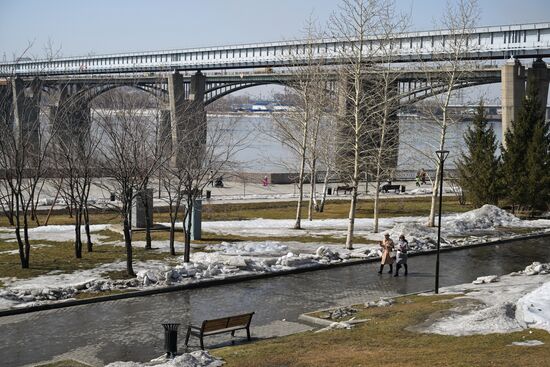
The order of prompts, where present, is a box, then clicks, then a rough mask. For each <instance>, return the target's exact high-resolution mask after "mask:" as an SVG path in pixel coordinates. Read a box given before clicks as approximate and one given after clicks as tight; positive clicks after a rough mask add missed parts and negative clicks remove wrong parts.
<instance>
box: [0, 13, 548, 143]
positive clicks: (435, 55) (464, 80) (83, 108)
mask: <svg viewBox="0 0 550 367" xmlns="http://www.w3.org/2000/svg"><path fill="white" fill-rule="evenodd" d="M453 37H462V39H463V40H464V39H466V43H467V44H469V47H468V48H467V51H466V52H465V53H464V54H463V55H461V58H462V57H463V58H464V59H465V60H467V59H506V62H505V63H504V64H503V65H502V66H501V67H483V66H478V67H475V68H472V67H471V66H470V69H468V70H465V71H467V72H465V73H462V75H463V76H462V77H461V80H460V82H459V83H457V84H456V85H455V86H454V88H455V89H458V88H466V87H470V86H476V85H482V84H489V83H498V82H501V86H502V103H501V104H502V124H503V128H502V131H503V134H505V133H506V131H507V130H508V129H509V127H510V124H511V122H512V121H514V120H516V119H517V118H518V112H519V107H520V105H521V102H522V99H523V97H524V95H525V90H526V83H527V82H528V80H529V83H536V86H537V88H538V89H539V97H540V99H541V102H543V104H544V105H546V101H547V97H548V86H549V81H550V72H549V70H548V68H547V65H546V63H545V62H544V61H543V58H544V57H550V23H536V24H521V25H508V26H501V27H481V28H476V29H474V30H471V31H470V32H467V33H465V34H461V35H456V34H453V33H452V32H450V31H445V30H442V31H430V32H415V33H406V34H401V35H399V36H396V38H395V39H393V40H392V43H391V44H392V46H391V47H395V48H396V58H395V60H394V59H392V61H396V63H394V64H393V65H402V64H398V62H401V63H405V62H413V63H411V64H409V65H408V67H409V68H408V69H403V68H401V69H398V68H396V69H395V73H396V79H395V88H396V90H397V91H398V92H399V96H400V101H401V104H407V103H409V104H410V103H414V102H417V101H420V100H422V99H424V98H427V97H430V96H433V95H436V94H439V93H444V92H445V91H446V88H447V86H446V84H445V80H444V79H445V74H446V72H447V70H446V69H445V63H443V64H438V63H437V60H440V57H443V59H444V58H445V56H446V55H448V54H449V53H450V52H451V51H452V44H453V42H452V40H453ZM380 42H381V41H380V40H379V39H378V38H377V37H372V38H369V39H368V40H367V45H365V46H367V47H365V50H367V52H368V55H367V56H368V60H369V61H374V62H375V63H376V61H377V57H378V56H377V52H376V50H377V48H378V47H380ZM352 46H355V45H354V44H353V42H344V41H342V40H337V39H323V40H318V41H316V42H315V43H314V44H313V53H314V58H315V59H316V60H317V61H319V62H321V63H322V64H326V65H327V66H326V68H325V71H326V73H327V74H328V77H329V78H328V79H329V84H330V83H331V84H332V85H330V86H329V89H331V90H332V91H334V92H335V93H338V85H339V84H341V83H340V82H341V81H340V80H339V76H338V74H337V73H336V71H335V68H334V67H332V66H331V65H332V64H339V63H340V64H342V63H345V60H344V59H342V57H340V55H341V50H342V49H344V50H345V49H346V48H349V47H352ZM306 47H309V51H312V49H311V43H309V44H307V43H304V42H303V41H292V42H275V43H265V44H253V45H239V46H223V47H213V48H199V49H190V50H176V51H158V52H144V53H131V54H115V55H103V56H85V57H72V58H59V59H52V60H36V61H23V60H18V61H16V62H11V63H0V102H2V103H0V120H6V122H8V123H10V124H13V125H14V127H15V128H16V129H20V130H21V129H22V131H23V130H24V131H27V130H28V133H31V134H34V133H33V131H34V130H36V126H37V125H38V124H39V119H38V114H37V113H36V111H38V109H39V107H40V106H39V105H40V103H41V102H40V100H41V99H40V96H41V94H42V93H44V92H46V93H50V94H51V95H54V96H55V97H54V98H53V99H54V101H53V106H51V111H52V116H54V117H52V119H53V120H56V119H57V120H63V121H64V122H62V123H64V124H67V123H82V122H84V123H86V121H80V120H79V119H84V120H89V119H90V113H89V111H90V102H91V101H92V100H93V99H94V98H95V97H97V96H99V95H101V94H102V93H105V92H106V91H109V90H111V89H114V88H117V87H120V86H131V87H135V88H138V89H142V90H145V91H147V92H150V93H152V94H155V95H156V96H157V97H158V98H159V99H161V101H162V102H163V103H162V104H163V105H164V106H165V107H164V109H165V111H164V113H163V114H162V116H163V117H162V119H161V120H162V121H161V124H163V127H162V129H165V130H166V131H169V132H171V134H172V143H173V146H177V144H178V142H179V141H181V140H180V137H179V136H178V135H180V133H183V132H178V129H179V128H178V126H184V125H185V126H191V125H190V124H195V125H196V126H206V123H205V122H206V114H205V112H204V108H205V106H206V105H207V104H209V103H212V102H214V101H215V100H217V99H219V98H221V97H223V96H225V95H227V94H229V93H233V92H235V91H237V90H241V89H244V88H249V87H252V86H257V85H264V84H280V85H286V86H291V87H292V86H293V85H294V83H295V82H296V81H297V78H298V76H297V75H296V74H293V73H292V71H293V66H296V65H298V64H300V63H301V61H300V60H301V59H300V58H301V57H303V58H305V57H306ZM373 50H374V51H373ZM309 56H311V55H309ZM510 56H513V57H510ZM520 58H534V59H535V61H534V62H533V63H532V66H531V67H530V68H529V69H526V68H525V67H524V66H523V65H522V64H521V62H520ZM422 60H428V61H431V62H430V63H424V64H423V66H422V67H421V68H420V67H419V66H418V64H415V63H414V62H418V61H422ZM426 65H430V67H431V69H429V70H425V68H426V67H427V66H426ZM259 67H270V68H269V69H267V70H270V71H271V72H269V73H262V74H257V73H255V72H254V71H253V72H250V68H259ZM273 67H281V68H273ZM464 67H466V66H464ZM415 68H416V69H415ZM226 69H240V70H239V71H237V72H232V73H227V70H226ZM366 70H367V69H366ZM203 71H204V73H203ZM372 72H376V70H374V69H373V71H372ZM367 73H368V72H367ZM51 92H53V93H51ZM28 111H34V112H33V113H28ZM190 116H192V117H190ZM190 119H192V120H193V121H190ZM75 121H76V122H75Z"/></svg>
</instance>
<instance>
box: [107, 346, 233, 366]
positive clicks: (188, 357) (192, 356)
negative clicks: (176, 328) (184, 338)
mask: <svg viewBox="0 0 550 367" xmlns="http://www.w3.org/2000/svg"><path fill="white" fill-rule="evenodd" d="M223 364H224V362H223V361H222V360H221V359H218V358H216V357H213V356H212V355H210V353H208V352H207V351H204V350H198V351H195V352H191V353H185V354H182V355H180V356H177V357H176V358H174V359H166V358H164V357H161V358H157V359H154V360H152V361H151V362H146V363H138V362H113V363H109V364H108V365H107V366H105V367H146V366H155V367H220V366H222V365H223Z"/></svg>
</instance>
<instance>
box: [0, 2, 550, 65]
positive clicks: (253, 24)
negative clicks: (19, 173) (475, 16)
mask: <svg viewBox="0 0 550 367" xmlns="http://www.w3.org/2000/svg"><path fill="white" fill-rule="evenodd" d="M396 1H397V4H399V7H400V8H401V10H402V11H404V12H407V13H410V14H411V16H412V17H411V18H412V23H413V24H412V28H413V29H418V30H423V29H432V28H433V25H434V21H436V20H437V17H438V16H440V14H441V13H442V10H443V8H444V6H445V0H396ZM338 3H339V1H338V0H332V1H329V0H272V1H269V0H196V1H191V0H154V1H153V0H0V60H2V59H3V58H4V54H5V55H6V57H7V58H8V60H9V59H11V58H12V57H13V55H19V54H20V53H21V52H22V50H23V49H25V47H26V45H27V44H28V42H30V41H33V42H34V47H33V49H32V51H31V55H32V56H43V55H44V46H45V45H46V44H47V43H48V40H51V42H52V43H53V44H54V45H55V46H56V47H57V48H61V52H62V54H63V55H64V56H70V55H85V54H88V53H96V54H103V53H114V52H126V51H145V50H161V49H178V48H188V47H196V46H213V45H224V44H234V43H247V42H261V41H274V40H283V39H293V38H300V36H301V30H302V29H303V24H304V20H305V19H307V18H308V16H309V15H310V14H313V15H314V16H315V17H316V18H318V20H319V21H320V22H321V23H324V22H326V20H327V19H328V18H329V16H330V14H331V13H332V12H333V11H335V10H337V7H338ZM479 3H480V7H481V16H480V17H481V21H480V25H498V24H510V23H524V22H541V21H550V1H549V0H523V1H517V0H479Z"/></svg>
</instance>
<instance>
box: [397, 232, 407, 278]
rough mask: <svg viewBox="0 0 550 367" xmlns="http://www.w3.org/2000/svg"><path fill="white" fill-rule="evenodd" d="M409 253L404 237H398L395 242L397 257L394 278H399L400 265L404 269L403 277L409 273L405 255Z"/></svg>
mask: <svg viewBox="0 0 550 367" xmlns="http://www.w3.org/2000/svg"><path fill="white" fill-rule="evenodd" d="M408 252H409V241H407V240H406V239H405V236H404V235H401V236H399V240H398V241H397V256H396V264H397V265H396V269H395V275H394V276H396V277H398V276H399V269H401V265H403V267H405V276H407V274H408V273H409V268H408V267H407V253H408Z"/></svg>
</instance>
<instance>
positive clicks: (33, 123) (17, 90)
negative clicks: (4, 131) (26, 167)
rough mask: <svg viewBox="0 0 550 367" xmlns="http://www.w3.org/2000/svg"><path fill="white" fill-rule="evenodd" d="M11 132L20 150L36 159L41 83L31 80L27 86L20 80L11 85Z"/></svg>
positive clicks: (38, 142)
mask: <svg viewBox="0 0 550 367" xmlns="http://www.w3.org/2000/svg"><path fill="white" fill-rule="evenodd" d="M11 87H12V91H11V95H12V104H13V132H14V135H15V141H16V144H17V145H18V147H19V148H20V149H23V151H24V152H25V153H27V154H29V155H30V158H31V159H32V157H36V156H37V155H38V154H39V152H40V97H41V94H42V82H41V81H40V79H38V78H35V79H33V80H32V81H31V82H30V84H29V85H25V82H24V81H23V80H22V79H20V78H15V79H14V80H12V83H11Z"/></svg>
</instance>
